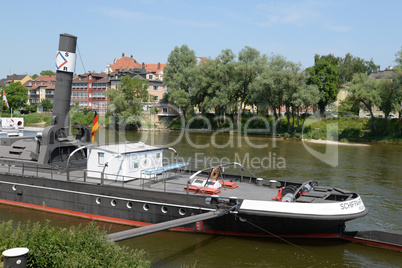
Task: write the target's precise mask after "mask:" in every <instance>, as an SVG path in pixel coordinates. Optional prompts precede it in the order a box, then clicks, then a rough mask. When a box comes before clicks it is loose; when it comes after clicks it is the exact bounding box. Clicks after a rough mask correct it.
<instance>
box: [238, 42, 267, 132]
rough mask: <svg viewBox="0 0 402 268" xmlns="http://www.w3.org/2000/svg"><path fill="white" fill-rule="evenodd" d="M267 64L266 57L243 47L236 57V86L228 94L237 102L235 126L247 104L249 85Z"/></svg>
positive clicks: (253, 49) (247, 47)
mask: <svg viewBox="0 0 402 268" xmlns="http://www.w3.org/2000/svg"><path fill="white" fill-rule="evenodd" d="M266 64H267V57H266V55H261V53H260V52H259V51H258V50H257V49H255V48H252V47H249V46H245V47H244V48H243V49H242V50H241V51H240V52H239V56H238V63H237V66H236V72H237V79H238V80H237V81H238V82H237V86H236V87H233V88H232V90H233V91H232V92H230V94H231V95H232V96H233V97H235V98H236V100H237V105H236V107H237V109H236V110H237V125H240V116H241V110H242V109H243V105H245V104H249V97H250V85H251V83H252V82H253V81H254V80H255V78H256V77H257V76H258V75H259V74H261V73H262V72H263V71H264V68H265V67H266Z"/></svg>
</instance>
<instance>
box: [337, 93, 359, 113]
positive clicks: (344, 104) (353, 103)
mask: <svg viewBox="0 0 402 268" xmlns="http://www.w3.org/2000/svg"><path fill="white" fill-rule="evenodd" d="M359 110H360V102H359V101H357V100H355V99H354V98H353V96H351V95H347V96H346V98H345V99H344V100H341V101H340V102H339V106H338V114H346V113H353V114H358V113H359Z"/></svg>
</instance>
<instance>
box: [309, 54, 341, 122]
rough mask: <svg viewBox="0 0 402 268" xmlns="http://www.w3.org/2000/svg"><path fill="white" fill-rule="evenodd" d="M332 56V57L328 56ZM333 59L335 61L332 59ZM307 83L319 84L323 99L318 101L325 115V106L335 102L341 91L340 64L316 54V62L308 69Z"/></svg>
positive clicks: (321, 113) (321, 112)
mask: <svg viewBox="0 0 402 268" xmlns="http://www.w3.org/2000/svg"><path fill="white" fill-rule="evenodd" d="M328 58H331V57H328ZM332 61H335V60H334V59H332ZM306 74H307V80H306V81H307V84H308V85H317V87H318V89H319V90H320V92H321V100H320V101H319V102H318V107H319V109H320V115H321V116H324V112H325V107H326V106H327V105H328V104H330V103H332V102H334V101H335V100H336V97H337V95H338V92H339V88H338V86H339V84H340V78H339V70H338V66H337V65H336V64H334V63H332V62H331V61H330V60H329V59H326V58H325V56H323V57H319V56H318V55H316V56H315V64H314V66H312V67H309V68H307V69H306Z"/></svg>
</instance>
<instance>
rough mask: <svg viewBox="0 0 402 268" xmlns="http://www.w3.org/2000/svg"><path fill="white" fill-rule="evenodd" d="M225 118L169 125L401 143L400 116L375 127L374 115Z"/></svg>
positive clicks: (296, 137) (378, 120) (196, 129)
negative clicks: (233, 119) (305, 117)
mask: <svg viewBox="0 0 402 268" xmlns="http://www.w3.org/2000/svg"><path fill="white" fill-rule="evenodd" d="M227 118H228V119H226V121H224V122H217V121H216V120H215V118H214V117H211V116H205V117H204V116H197V117H192V118H188V119H187V122H186V123H185V126H182V125H181V121H180V120H178V119H175V120H173V121H172V122H171V123H170V125H169V126H168V128H169V129H174V130H182V129H185V130H186V131H189V132H220V133H244V134H245V135H266V136H275V137H283V138H284V139H293V140H302V139H307V140H317V141H319V140H329V141H334V142H338V144H340V145H341V144H345V145H346V144H349V143H351V144H356V143H358V144H360V143H392V144H402V135H401V134H399V120H398V119H397V118H394V119H389V120H385V119H383V118H376V119H375V123H376V131H374V130H373V122H372V119H371V118H359V117H333V118H316V117H314V116H313V117H309V118H307V119H305V120H304V119H303V118H297V117H296V118H295V119H294V122H293V121H292V120H290V126H288V123H287V120H286V118H282V120H280V121H275V120H274V118H273V117H272V116H250V115H244V116H242V118H241V123H240V126H236V127H235V126H234V124H233V123H232V122H233V121H232V120H231V119H230V117H229V116H228V117H227Z"/></svg>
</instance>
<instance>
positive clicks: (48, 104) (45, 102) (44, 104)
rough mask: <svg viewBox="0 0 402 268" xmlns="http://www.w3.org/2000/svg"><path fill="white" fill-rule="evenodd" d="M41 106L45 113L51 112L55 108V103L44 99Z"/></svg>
mask: <svg viewBox="0 0 402 268" xmlns="http://www.w3.org/2000/svg"><path fill="white" fill-rule="evenodd" d="M41 105H42V107H43V110H44V111H50V110H51V109H52V107H53V103H52V101H51V100H50V99H43V100H42V101H41Z"/></svg>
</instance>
